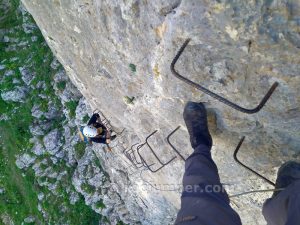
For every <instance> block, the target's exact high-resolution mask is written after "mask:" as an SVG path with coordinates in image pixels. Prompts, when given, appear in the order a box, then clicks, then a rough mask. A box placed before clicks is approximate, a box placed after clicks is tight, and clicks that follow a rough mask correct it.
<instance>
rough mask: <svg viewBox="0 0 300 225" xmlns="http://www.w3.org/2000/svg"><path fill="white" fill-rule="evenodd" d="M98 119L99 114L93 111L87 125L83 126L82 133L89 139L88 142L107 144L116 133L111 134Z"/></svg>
mask: <svg viewBox="0 0 300 225" xmlns="http://www.w3.org/2000/svg"><path fill="white" fill-rule="evenodd" d="M98 121H100V115H99V114H98V113H94V114H93V115H92V117H91V118H90V120H89V122H88V124H87V126H85V127H84V128H83V134H84V136H86V137H87V138H88V139H89V141H90V143H91V142H95V143H102V144H109V143H110V141H113V140H114V139H115V138H116V135H111V131H109V130H108V129H107V128H106V127H105V126H104V125H103V124H102V123H101V122H98Z"/></svg>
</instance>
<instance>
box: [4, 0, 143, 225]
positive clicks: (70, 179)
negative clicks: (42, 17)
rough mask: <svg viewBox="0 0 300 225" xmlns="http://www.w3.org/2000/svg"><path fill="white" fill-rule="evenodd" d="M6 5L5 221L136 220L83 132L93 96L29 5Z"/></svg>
mask: <svg viewBox="0 0 300 225" xmlns="http://www.w3.org/2000/svg"><path fill="white" fill-rule="evenodd" d="M0 8H1V10H3V11H4V12H5V15H4V16H2V15H1V16H2V17H1V18H0V24H1V27H0V28H1V29H0V40H1V42H0V44H1V45H0V48H1V55H0V56H1V57H0V86H1V98H0V103H1V118H0V124H1V129H0V134H1V152H0V155H1V158H0V167H1V171H0V175H1V176H0V203H1V204H0V223H1V224H2V223H3V224H21V223H22V224H46V223H47V224H99V223H100V224H118V225H121V224H123V222H122V220H123V221H125V222H128V223H132V224H135V222H138V220H137V219H138V218H136V219H130V218H129V217H128V210H127V209H126V206H125V205H124V202H123V201H122V199H121V198H120V196H119V195H118V194H117V193H116V192H115V189H114V188H113V186H112V185H111V181H110V177H109V174H108V173H106V172H105V170H104V169H103V166H102V163H101V161H100V160H99V158H98V157H97V155H96V154H95V153H94V151H93V148H92V147H91V146H86V144H85V143H83V142H82V141H81V140H80V139H79V136H78V134H77V129H78V127H80V126H82V125H85V124H86V123H87V121H88V119H89V117H90V116H91V114H92V111H91V108H90V107H89V105H88V103H87V101H86V99H85V98H84V97H83V96H82V95H81V93H80V92H79V91H78V90H77V88H76V87H75V86H74V85H73V84H72V83H71V82H70V80H69V78H68V76H67V75H66V73H65V71H64V69H63V68H62V66H61V64H60V63H59V62H58V61H57V60H56V59H55V58H54V57H53V55H52V53H51V51H50V49H49V48H48V46H47V45H46V43H45V41H44V39H43V37H42V35H41V34H40V32H39V30H38V28H37V26H36V25H35V23H34V21H33V20H32V18H31V16H30V15H29V14H28V12H27V11H26V10H25V8H24V7H23V5H19V2H18V1H11V2H9V1H2V2H1V3H0ZM94 148H95V149H98V150H99V149H101V151H106V150H104V149H103V146H101V145H97V146H94Z"/></svg>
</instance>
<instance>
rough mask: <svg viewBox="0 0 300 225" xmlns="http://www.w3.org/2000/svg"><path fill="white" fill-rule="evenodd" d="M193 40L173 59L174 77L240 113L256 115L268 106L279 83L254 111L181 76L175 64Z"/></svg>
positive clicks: (186, 43)
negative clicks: (267, 103)
mask: <svg viewBox="0 0 300 225" xmlns="http://www.w3.org/2000/svg"><path fill="white" fill-rule="evenodd" d="M190 40H191V39H187V40H186V41H185V42H184V43H183V45H182V46H181V48H180V49H179V51H178V52H177V54H176V56H175V58H174V59H173V61H172V63H171V66H170V69H171V72H172V73H173V75H174V76H175V77H177V78H178V79H180V80H181V81H183V82H185V83H187V84H188V85H191V86H192V87H194V88H196V89H198V90H200V91H202V92H204V93H205V94H207V95H209V96H211V97H213V98H215V99H217V100H218V101H220V102H222V103H224V104H225V105H227V106H229V107H231V108H233V109H235V110H238V111H240V112H243V113H248V114H254V113H257V112H259V111H260V110H261V109H262V108H263V107H264V105H265V104H266V102H267V101H268V100H269V98H270V97H271V95H272V94H273V92H274V91H275V89H276V88H277V86H278V82H275V83H274V84H273V85H272V86H271V88H270V89H269V91H268V92H267V94H266V95H265V96H264V97H263V99H262V100H261V102H260V103H259V104H258V105H257V106H256V107H255V108H253V109H246V108H243V107H241V106H239V105H237V104H235V103H233V102H231V101H229V100H227V99H225V98H223V97H221V96H220V95H218V94H216V93H214V92H212V91H210V90H208V89H206V88H205V87H203V86H201V85H200V84H197V83H195V82H193V81H191V80H189V79H187V78H186V77H183V76H182V75H181V74H179V73H178V72H177V71H176V70H175V64H176V62H177V61H178V59H179V57H180V55H181V54H182V52H183V51H184V49H185V48H186V46H187V45H188V43H189V42H190Z"/></svg>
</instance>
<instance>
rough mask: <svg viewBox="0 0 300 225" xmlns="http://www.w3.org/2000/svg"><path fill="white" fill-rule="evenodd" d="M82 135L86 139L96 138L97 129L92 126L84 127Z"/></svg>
mask: <svg viewBox="0 0 300 225" xmlns="http://www.w3.org/2000/svg"><path fill="white" fill-rule="evenodd" d="M83 134H84V136H86V137H96V136H97V135H98V132H97V128H95V127H93V126H85V127H84V128H83Z"/></svg>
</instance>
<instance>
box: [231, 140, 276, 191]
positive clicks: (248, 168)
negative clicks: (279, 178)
mask: <svg viewBox="0 0 300 225" xmlns="http://www.w3.org/2000/svg"><path fill="white" fill-rule="evenodd" d="M244 140H245V136H244V137H242V139H241V140H240V142H239V144H238V146H237V147H236V149H235V151H234V154H233V158H234V160H235V161H236V162H237V163H238V164H239V165H241V166H243V167H244V168H246V169H247V170H249V171H250V172H252V173H254V174H255V175H256V176H258V177H259V178H261V179H263V180H264V181H266V182H267V183H269V184H270V185H273V186H275V183H273V182H272V181H270V180H269V179H268V178H266V177H264V176H263V175H261V174H259V173H258V172H256V171H255V170H253V169H251V168H250V167H248V166H246V165H245V164H243V163H242V162H241V161H240V160H239V159H238V158H237V154H238V152H239V150H240V147H241V146H242V144H243V142H244Z"/></svg>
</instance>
